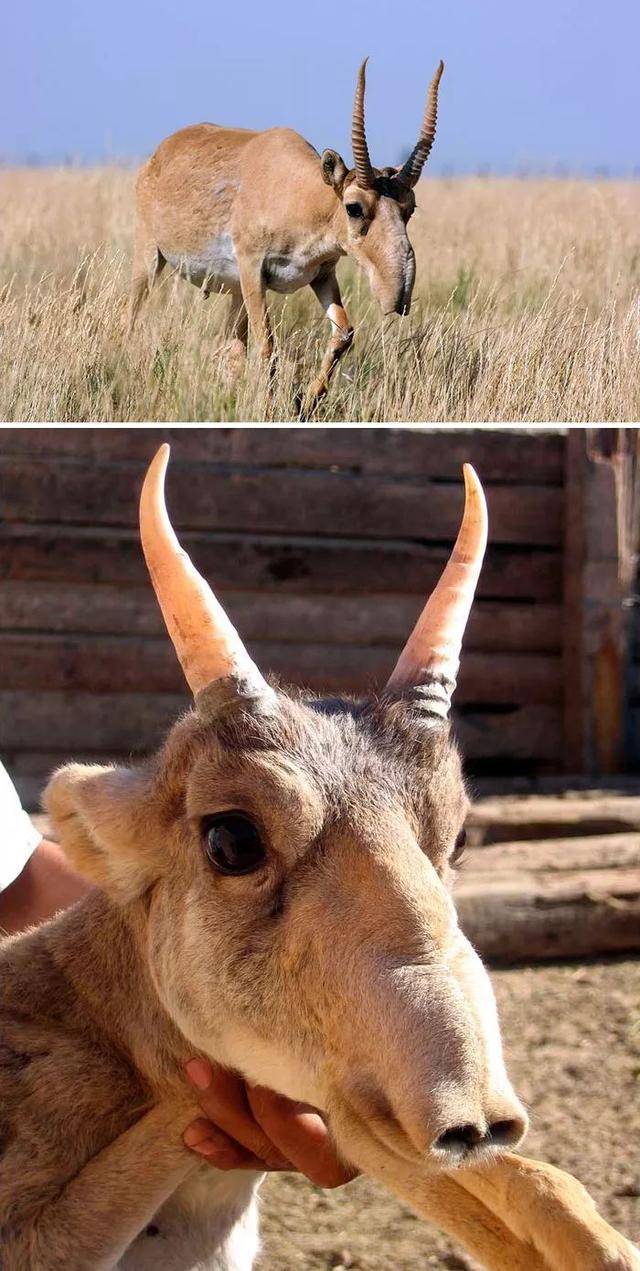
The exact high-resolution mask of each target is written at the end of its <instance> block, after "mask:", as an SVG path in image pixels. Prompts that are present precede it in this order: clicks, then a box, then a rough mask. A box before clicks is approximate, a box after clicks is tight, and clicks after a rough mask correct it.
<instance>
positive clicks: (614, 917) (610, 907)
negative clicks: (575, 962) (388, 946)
mask: <svg viewBox="0 0 640 1271" xmlns="http://www.w3.org/2000/svg"><path fill="white" fill-rule="evenodd" d="M454 898H455V902H456V908H457V910H458V915H459V918H460V925H461V927H462V930H463V931H464V932H465V933H466V935H467V936H468V937H469V939H470V940H471V942H472V944H473V945H474V946H475V947H476V949H477V950H478V952H479V953H480V954H481V955H482V957H484V958H486V959H488V960H489V961H493V962H501V963H507V962H528V961H531V960H533V959H538V958H539V959H557V958H585V957H591V956H593V955H595V954H602V953H619V952H622V951H623V950H629V949H638V948H639V947H640V869H637V868H632V869H611V870H606V869H602V870H593V871H589V870H587V871H580V870H577V871H575V873H571V874H567V875H565V876H562V877H560V878H558V876H557V875H556V874H551V875H550V874H544V873H542V874H538V875H535V876H529V877H527V878H525V879H520V878H518V877H517V876H515V875H512V876H511V877H509V878H506V877H503V878H501V879H500V881H499V882H496V881H494V880H491V881H485V880H482V881H480V882H473V881H472V880H471V881H468V882H466V883H464V882H462V880H461V882H460V884H459V886H458V887H457V888H456V891H455V893H454Z"/></svg>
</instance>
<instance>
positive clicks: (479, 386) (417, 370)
mask: <svg viewBox="0 0 640 1271" xmlns="http://www.w3.org/2000/svg"><path fill="white" fill-rule="evenodd" d="M418 203H419V208H418V211H417V212H416V215H415V217H414V219H413V221H412V223H411V237H412V240H413V242H414V245H415V248H416V254H417V257H418V275H417V283H416V291H415V297H414V305H413V308H412V311H411V315H410V316H409V317H408V318H406V319H403V320H402V319H398V318H391V319H385V320H384V321H383V319H382V317H381V314H380V311H379V309H378V308H377V306H376V304H375V302H374V301H373V300H372V299H371V297H370V294H369V291H368V287H367V283H366V280H365V279H364V277H363V276H362V275H361V274H359V273H358V271H357V270H355V269H354V268H353V267H352V266H351V264H350V263H349V262H348V261H344V262H343V263H342V265H341V266H340V276H341V279H342V285H343V293H344V297H345V301H346V307H347V310H348V311H349V313H350V315H351V317H352V320H353V321H354V322H355V326H356V341H355V344H354V348H353V352H352V353H351V354H350V355H349V356H348V357H347V358H345V360H344V361H343V363H342V364H341V367H340V368H339V369H338V371H337V373H336V375H335V377H334V380H333V381H332V385H331V390H330V393H329V395H328V397H327V399H326V400H325V402H324V403H323V405H322V407H321V409H320V411H319V414H318V418H319V419H327V420H329V419H335V420H348V421H356V422H361V421H362V422H369V421H373V422H386V421H389V422H394V421H421V420H434V421H442V420H452V421H456V422H457V421H460V422H463V421H479V420H487V421H496V420H522V421H535V420H549V421H565V420H574V421H579V422H584V421H591V420H611V421H629V420H632V421H636V420H638V419H640V376H639V374H638V371H639V360H640V299H639V297H640V183H633V182H586V181H585V182H581V181H568V180H562V181H553V180H498V179H488V178H487V179H483V178H465V179H451V180H445V179H441V180H428V181H424V182H422V183H421V184H420V186H419V188H418ZM0 205H1V211H0V253H1V255H0V261H1V264H0V270H1V274H0V419H2V420H5V421H10V422H11V421H33V420H48V419H51V420H57V421H84V420H87V421H96V420H112V421H139V420H146V419H148V420H159V421H164V420H166V421H175V420H193V421H208V420H212V421H217V420H229V421H233V420H239V419H248V420H258V421H261V420H290V419H292V418H294V417H295V405H294V403H295V398H296V391H297V390H298V389H299V388H300V386H304V385H305V384H306V383H307V382H308V381H309V380H310V379H311V378H312V377H313V375H314V373H315V371H316V369H317V366H318V362H319V359H320V357H321V354H322V349H323V347H324V344H325V343H326V340H327V334H328V333H327V323H326V319H325V318H324V315H323V314H322V312H321V310H320V308H319V306H318V305H317V303H316V301H315V299H314V297H313V296H312V295H311V292H309V291H308V289H307V290H305V291H304V292H299V293H297V294H296V295H295V296H292V297H289V298H287V299H286V300H281V299H278V298H276V297H271V300H270V303H271V307H272V313H273V315H274V318H275V326H276V332H277V343H278V349H279V375H278V380H277V387H276V389H275V393H273V394H271V395H270V394H269V391H268V385H267V382H266V377H265V375H264V373H263V371H262V368H261V367H260V364H259V362H258V361H257V359H255V358H253V357H252V358H250V361H249V365H248V368H247V371H246V373H245V374H244V375H243V377H242V378H241V380H240V382H239V383H238V384H237V385H236V387H235V388H234V389H233V390H231V389H229V388H228V387H226V386H225V379H224V375H223V367H222V356H221V354H222V350H223V347H224V343H225V329H224V328H225V315H226V309H227V305H228V301H227V300H225V299H224V298H221V297H212V298H210V299H209V300H208V301H206V302H205V301H204V299H203V297H202V295H201V294H200V293H199V292H198V291H197V290H196V288H194V287H190V286H189V285H188V284H187V283H185V282H183V281H182V280H181V279H178V278H175V277H173V276H171V275H170V273H169V271H168V270H167V271H166V272H165V275H164V276H163V280H162V282H161V283H160V284H159V286H158V288H157V292H156V294H154V297H153V299H152V301H151V303H150V304H149V305H148V306H147V308H146V310H144V311H143V317H142V320H141V323H140V326H139V328H138V330H137V331H136V332H135V333H134V336H133V337H132V338H131V339H130V340H129V339H127V338H126V336H125V334H124V321H123V320H124V311H125V306H126V295H127V289H128V275H129V268H130V259H131V247H132V232H133V174H132V173H130V172H128V171H126V170H123V169H117V168H101V169H95V170H73V169H62V170H18V169H16V170H7V171H5V172H2V173H0Z"/></svg>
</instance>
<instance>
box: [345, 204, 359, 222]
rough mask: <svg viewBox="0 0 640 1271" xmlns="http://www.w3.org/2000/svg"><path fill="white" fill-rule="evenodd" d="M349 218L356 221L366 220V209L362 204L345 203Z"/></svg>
mask: <svg viewBox="0 0 640 1271" xmlns="http://www.w3.org/2000/svg"><path fill="white" fill-rule="evenodd" d="M345 207H346V209H347V216H351V217H353V220H354V221H362V220H364V208H363V206H362V203H345Z"/></svg>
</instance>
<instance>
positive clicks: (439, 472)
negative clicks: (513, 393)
mask: <svg viewBox="0 0 640 1271" xmlns="http://www.w3.org/2000/svg"><path fill="white" fill-rule="evenodd" d="M163 441H168V442H169V443H170V445H171V446H172V447H173V453H174V458H175V459H177V460H181V459H187V458H188V459H189V460H190V461H191V462H199V463H218V464H228V465H231V464H254V465H256V466H259V467H264V468H281V467H287V468H300V467H302V468H312V469H313V468H336V469H339V470H342V471H344V470H348V471H351V472H355V473H368V474H373V473H382V474H384V475H386V476H413V477H419V476H425V475H426V476H438V477H449V478H452V479H454V480H456V479H458V478H459V476H460V472H461V468H462V464H463V463H465V462H470V463H473V464H474V466H475V467H476V468H477V469H478V472H479V473H480V475H481V477H482V480H483V481H509V482H513V481H514V477H515V478H517V477H518V476H519V475H520V474H524V475H525V476H526V480H527V482H528V483H530V484H536V485H538V484H539V485H557V486H559V485H562V481H563V454H564V439H563V438H562V436H561V435H560V433H559V431H558V430H555V431H554V432H540V431H538V432H535V433H532V432H517V431H515V430H514V429H510V428H496V429H475V428H466V429H465V428H456V429H452V430H449V429H448V430H446V431H444V430H443V429H438V430H432V429H427V428H421V427H419V428H409V427H404V428H289V427H286V428H278V427H272V428H267V429H265V428H144V427H142V428H135V429H132V428H83V429H73V428H56V429H51V428H33V429H28V430H27V429H10V428H2V429H0V453H3V454H5V455H24V454H29V455H34V454H37V455H40V456H44V455H48V456H51V457H52V458H60V457H64V456H66V457H74V456H85V457H87V458H93V459H97V460H99V461H106V460H128V461H130V462H134V461H138V462H143V463H146V462H148V460H149V459H150V458H151V456H152V455H153V454H154V452H155V450H156V449H157V447H158V446H159V445H160V443H161V442H163Z"/></svg>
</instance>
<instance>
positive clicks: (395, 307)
mask: <svg viewBox="0 0 640 1271" xmlns="http://www.w3.org/2000/svg"><path fill="white" fill-rule="evenodd" d="M365 67H366V62H363V63H362V66H361V67H360V71H359V75H358V83H357V88H356V95H355V101H354V107H353V119H352V132H351V136H352V147H353V158H354V164H355V166H354V167H353V168H348V167H347V165H346V163H345V162H344V160H343V159H342V158H341V157H340V155H339V154H338V153H337V152H336V151H335V150H324V151H323V153H322V154H321V155H319V154H318V153H317V151H316V150H314V148H313V146H311V145H310V144H309V142H308V141H305V139H304V137H301V136H300V134H299V133H297V132H294V131H293V130H292V129H290V128H270V129H268V130H267V131H265V132H251V131H249V130H247V129H243V128H222V127H219V126H218V125H216V124H196V125H194V126H193V127H190V128H183V129H181V130H180V132H176V133H173V134H172V136H170V137H167V138H166V140H165V141H163V142H161V144H160V145H159V146H158V148H157V150H156V151H155V153H154V154H153V155H152V156H151V158H150V159H148V160H147V162H146V163H145V165H144V167H143V168H142V169H141V171H140V174H139V176H138V180H137V185H136V203H137V227H136V238H135V250H134V262H133V276H132V284H131V301H130V309H129V329H130V330H131V329H132V327H133V324H134V322H135V319H136V315H137V313H138V310H139V308H140V304H141V302H142V300H143V298H144V296H145V295H147V293H148V292H149V290H150V289H151V287H152V286H153V283H154V281H155V280H156V279H157V278H158V276H159V274H160V273H161V271H162V269H163V268H164V266H165V264H167V263H168V264H170V265H172V266H174V268H176V269H178V270H179V271H180V273H181V274H183V275H184V277H186V278H188V279H189V280H190V281H191V282H193V283H195V284H196V285H197V286H198V287H200V288H202V290H203V292H204V294H205V295H208V294H209V293H210V292H230V293H231V311H230V336H231V341H230V345H229V348H228V352H227V366H228V369H229V370H230V372H231V373H232V374H234V373H235V374H237V373H238V372H239V371H240V369H241V368H242V365H243V362H244V358H245V354H246V349H247V338H248V331H249V327H251V331H252V334H253V337H254V339H255V340H256V341H257V344H258V346H259V348H260V349H261V351H262V353H263V354H264V356H265V357H266V358H268V359H272V357H273V338H272V334H271V327H270V323H269V315H268V311H267V305H266V292H267V290H268V289H270V290H272V291H277V292H280V293H283V294H289V293H290V292H293V291H298V290H299V289H300V288H301V287H306V286H307V285H308V286H310V287H311V289H312V291H313V292H314V294H315V295H316V296H317V298H318V300H319V301H320V304H321V305H322V307H323V309H324V310H325V312H326V314H327V317H328V319H329V321H330V323H331V339H330V342H329V347H328V349H327V351H326V353H325V356H324V359H323V362H322V366H321V368H320V374H319V375H318V377H317V378H316V379H315V380H314V381H313V383H312V384H311V385H310V387H309V389H308V391H307V393H306V396H305V398H304V402H303V403H302V414H303V416H304V417H306V416H308V415H310V414H311V413H312V412H313V410H314V408H315V406H316V405H317V403H318V401H319V400H320V399H321V398H322V397H323V396H324V395H325V393H326V392H327V388H328V385H329V379H330V377H331V375H332V373H333V371H334V369H335V367H336V366H337V364H338V362H339V360H340V358H341V357H342V356H343V354H344V353H346V351H347V349H348V348H349V347H350V345H351V342H352V340H353V327H352V326H351V324H350V322H349V319H348V317H347V314H346V312H345V310H344V307H343V304H342V299H341V296H340V288H339V286H338V280H337V277H336V265H337V262H338V260H339V259H340V257H341V256H351V257H352V259H353V260H355V261H356V263H357V264H358V265H359V266H361V267H362V268H363V269H364V270H365V272H366V274H367V276H368V279H369V284H370V286H371V289H372V291H373V293H374V295H375V296H376V299H377V300H378V302H379V304H380V306H381V308H382V311H383V313H385V314H390V313H400V314H404V313H408V311H409V307H410V305H411V295H412V291H413V283H414V279H415V270H416V264H415V256H414V252H413V248H412V246H411V243H410V241H409V237H408V234H407V224H408V222H409V219H410V217H411V216H412V214H413V211H414V208H415V202H416V201H415V194H414V187H415V185H416V184H417V182H418V180H419V178H420V174H421V172H422V169H423V168H424V165H425V163H426V161H427V158H428V156H429V152H430V150H431V147H432V145H433V140H434V137H435V132H436V119H437V109H438V87H439V84H440V78H441V76H442V72H443V69H444V66H443V63H442V62H440V64H439V66H438V69H437V70H436V73H435V75H434V77H433V80H432V82H431V86H430V89H429V93H428V96H427V103H426V107H425V113H424V119H423V121H422V127H421V129H420V136H419V138H418V141H417V142H416V145H415V146H414V148H413V150H412V152H411V154H410V156H409V158H408V159H407V161H406V163H404V164H403V165H402V166H401V167H399V168H393V167H386V168H374V167H373V165H372V163H371V159H370V157H369V148H368V145H367V138H366V133H365V115H364V96H365Z"/></svg>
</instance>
